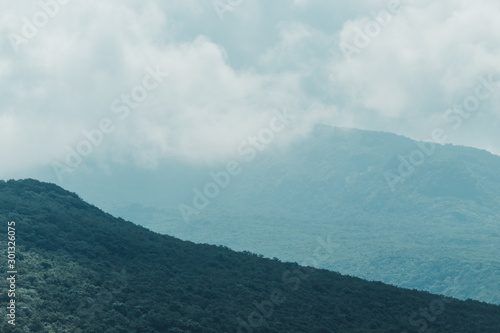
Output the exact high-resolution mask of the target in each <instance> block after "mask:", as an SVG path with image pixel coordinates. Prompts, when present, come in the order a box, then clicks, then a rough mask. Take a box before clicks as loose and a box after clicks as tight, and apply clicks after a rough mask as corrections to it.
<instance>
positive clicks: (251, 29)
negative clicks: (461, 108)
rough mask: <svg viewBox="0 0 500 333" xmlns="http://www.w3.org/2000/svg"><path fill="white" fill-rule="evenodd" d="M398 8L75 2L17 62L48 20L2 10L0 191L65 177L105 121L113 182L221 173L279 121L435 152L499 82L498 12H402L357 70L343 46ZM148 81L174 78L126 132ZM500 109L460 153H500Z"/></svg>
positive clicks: (34, 7) (480, 123)
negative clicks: (467, 104)
mask: <svg viewBox="0 0 500 333" xmlns="http://www.w3.org/2000/svg"><path fill="white" fill-rule="evenodd" d="M55 1H56V0H45V1H44V2H43V3H54V2H55ZM61 1H62V0H61ZM389 3H390V2H389V1H380V0H377V1H368V0H358V1H356V2H355V6H354V5H353V6H347V5H344V4H339V3H331V2H326V1H320V0H308V1H295V2H294V3H289V2H286V1H276V2H273V3H269V2H266V1H255V2H251V3H250V2H245V1H244V2H242V3H241V5H239V6H238V7H235V8H234V10H233V11H231V12H227V13H226V15H227V16H226V19H225V20H224V21H220V20H219V18H218V16H217V13H216V12H215V11H214V8H213V6H212V5H211V3H210V2H203V1H196V0H190V1H180V0H176V1H169V2H159V1H152V0H149V1H138V0H127V1H118V0H110V1H106V2H104V3H103V2H98V1H85V2H83V1H80V2H76V1H69V2H68V3H67V4H65V5H63V4H60V5H59V10H58V11H57V14H55V15H53V16H54V17H50V19H49V20H48V22H47V24H45V25H43V27H40V28H39V29H38V31H37V33H36V35H35V36H34V37H32V38H29V39H28V42H27V43H22V44H19V45H18V48H19V52H17V53H16V52H15V51H14V49H13V47H12V43H11V41H12V38H11V37H12V35H13V34H17V35H20V36H22V35H23V28H24V25H25V24H26V20H28V21H31V22H32V23H33V20H34V15H37V13H39V12H40V11H41V10H42V9H41V6H40V4H39V2H38V1H25V2H23V3H22V4H21V3H19V2H9V4H8V5H7V2H3V3H2V4H1V5H0V10H1V12H2V14H1V15H2V17H1V19H0V97H1V99H2V105H1V106H0V130H1V132H0V138H1V141H0V158H1V160H2V161H5V162H3V163H1V165H0V175H2V177H9V176H10V175H13V174H16V172H17V174H19V173H21V174H22V172H23V171H22V170H23V169H29V168H35V167H43V166H50V163H51V162H52V161H61V162H63V161H64V160H65V158H66V156H67V154H68V147H71V148H75V147H76V146H77V145H78V143H79V142H81V140H83V139H85V135H84V134H83V133H82V131H83V130H92V129H95V128H98V126H99V123H100V121H101V120H102V119H104V118H108V119H110V120H111V121H112V122H113V125H115V128H116V129H115V131H114V132H113V133H111V134H107V135H106V136H105V138H104V140H103V143H102V145H99V146H98V147H95V149H94V151H93V153H92V154H91V155H90V156H88V157H87V160H89V161H94V162H97V163H98V164H100V165H103V166H107V167H109V166H110V165H113V164H130V163H131V164H134V165H137V166H138V167H141V168H149V169H154V168H157V167H159V166H161V165H162V163H164V162H165V161H166V160H168V159H171V158H181V159H184V160H189V161H192V162H203V163H214V162H216V161H221V160H225V159H227V158H228V156H230V155H231V154H234V153H235V151H236V148H237V146H238V144H239V143H240V142H241V141H242V140H244V139H245V138H246V137H247V136H248V135H251V134H254V133H255V132H257V131H259V130H260V129H261V128H262V127H264V126H266V124H267V123H268V121H269V119H270V117H272V111H273V110H275V109H283V108H286V109H288V110H290V111H291V112H293V113H295V114H296V115H297V121H296V122H295V125H294V126H292V127H291V130H290V132H289V134H290V135H291V137H293V136H294V135H297V134H303V133H306V132H307V130H308V129H309V128H311V126H313V125H314V124H315V123H329V124H334V125H339V126H349V127H358V128H366V129H377V130H386V131H392V132H396V133H399V134H403V135H408V136H411V137H414V138H424V136H425V135H426V133H428V131H429V129H432V127H435V126H444V125H446V124H444V125H443V120H442V114H443V113H444V112H445V111H446V110H447V109H449V108H450V107H452V106H453V105H454V104H455V103H458V102H460V101H463V99H464V98H465V97H467V96H468V95H470V94H471V91H472V92H473V91H474V88H475V86H476V85H477V83H478V80H480V78H481V77H482V76H485V75H489V74H490V73H498V72H500V68H499V66H500V65H499V64H498V61H497V59H498V56H499V51H500V50H499V48H500V46H498V44H497V43H496V41H498V38H499V37H500V36H499V34H500V32H499V31H500V30H499V29H498V28H499V25H500V23H498V20H497V17H498V14H499V13H500V8H499V7H500V5H499V4H497V2H495V1H493V0H491V1H490V0H481V1H476V2H474V3H471V2H452V1H441V2H439V3H436V2H430V1H421V2H419V3H418V4H416V3H413V2H405V9H404V10H403V11H402V12H401V13H399V14H398V15H395V16H394V17H393V18H392V20H391V22H390V24H388V25H387V26H385V27H383V28H382V29H380V33H378V34H377V35H376V36H374V37H373V38H371V42H370V44H369V45H368V46H366V47H364V48H362V49H360V50H359V53H357V54H354V55H353V56H352V58H351V61H350V62H348V61H346V58H345V57H344V54H343V52H342V51H341V50H340V48H339V44H340V43H341V42H346V43H351V44H352V43H353V38H354V37H355V34H356V33H355V31H356V30H355V29H356V28H360V29H364V28H365V27H366V25H367V24H368V22H370V21H373V20H374V17H373V14H372V13H371V12H372V11H374V12H375V13H379V12H380V11H383V10H387V8H388V5H389ZM24 18H26V20H24ZM332 18H333V19H332ZM148 66H149V67H150V68H153V69H156V68H159V69H160V70H161V71H163V72H168V73H169V75H168V77H166V78H165V79H164V80H163V82H162V83H161V84H160V86H159V87H157V88H155V89H153V90H152V91H148V95H147V98H146V99H145V100H144V101H141V102H140V103H138V106H137V107H134V108H130V110H129V114H128V116H127V117H126V119H121V118H120V117H119V116H120V114H118V113H115V112H113V110H112V104H113V102H115V101H116V100H118V101H121V99H122V97H123V95H130V94H131V93H132V92H133V90H134V88H136V87H137V86H140V85H141V84H142V83H143V80H144V78H145V76H146V75H147V74H148V70H147V69H146V68H147V67H148ZM498 96H499V94H498V93H496V94H493V95H492V96H491V98H489V99H488V100H487V101H484V102H483V103H482V105H481V107H480V110H479V112H477V114H475V115H474V116H471V117H469V118H468V119H464V121H463V126H462V127H461V128H460V130H459V131H451V130H450V131H449V139H450V141H452V142H456V143H461V144H467V145H473V146H477V147H482V148H487V149H490V150H491V151H497V152H498V151H500V144H498V142H500V140H498V139H499V137H498V134H497V130H496V129H497V128H498V126H494V125H495V124H498V122H499V118H498V117H499V113H498V111H497V110H498V105H499V104H498V103H499V97H498ZM121 103H123V101H122V102H121ZM285 141H286V140H285ZM12 156H18V157H17V158H15V159H13V158H12Z"/></svg>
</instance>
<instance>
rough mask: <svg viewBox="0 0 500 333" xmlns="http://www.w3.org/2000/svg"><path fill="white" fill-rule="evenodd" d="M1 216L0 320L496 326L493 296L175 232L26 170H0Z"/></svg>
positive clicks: (50, 326) (32, 324) (102, 327)
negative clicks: (485, 298)
mask: <svg viewBox="0 0 500 333" xmlns="http://www.w3.org/2000/svg"><path fill="white" fill-rule="evenodd" d="M0 220H1V221H3V223H4V228H1V229H0V230H1V232H0V237H1V238H0V246H2V248H3V249H4V250H3V253H4V254H5V255H4V260H5V262H6V261H7V256H6V253H7V251H6V249H7V222H8V221H14V222H15V229H16V255H17V258H16V260H17V270H18V273H17V279H16V288H17V289H16V290H17V292H16V296H15V300H16V317H15V319H16V321H15V323H16V325H15V327H14V326H12V325H10V324H8V323H7V320H5V315H4V314H3V315H2V317H4V321H3V322H2V324H1V326H0V327H1V328H0V329H1V330H2V331H3V332H71V333H74V332H82V333H83V332H84V333H92V332H96V333H102V332H150V333H152V332H176V333H180V332H214V333H215V332H217V333H219V332H308V333H309V332H318V333H319V332H322V333H327V332H384V333H385V332H394V333H400V332H418V331H420V332H422V331H424V330H425V329H427V328H429V330H428V331H429V332H430V331H433V332H474V333H476V332H498V331H500V321H499V320H498V318H500V307H498V306H494V305H488V304H484V303H480V302H476V301H467V302H463V301H458V300H453V299H448V298H443V297H440V296H436V295H432V294H429V293H426V292H419V291H411V290H405V289H400V288H396V287H393V286H388V285H384V284H382V283H375V282H367V281H364V280H361V279H358V278H354V277H349V276H343V275H340V274H337V273H334V272H330V271H326V270H317V269H312V268H304V267H301V266H299V265H297V264H295V263H282V262H280V261H278V260H270V259H264V258H260V256H258V255H254V254H251V253H248V252H246V253H237V252H233V251H231V250H229V249H228V248H224V247H217V246H212V245H197V244H193V243H191V242H185V241H181V240H179V239H176V238H173V237H170V236H166V235H159V234H156V233H153V232H151V231H149V230H147V229H145V228H143V227H139V226H137V225H134V224H132V223H130V222H126V221H124V220H122V219H117V218H114V217H112V216H111V215H109V214H106V213H104V212H102V211H100V210H99V209H97V208H96V207H94V206H91V205H89V204H86V203H85V202H84V201H82V200H81V199H80V198H79V197H78V196H77V195H75V194H73V193H70V192H67V191H65V190H62V189H61V188H59V187H57V186H55V185H52V184H48V183H40V182H38V181H35V180H23V181H8V182H3V181H2V182H0ZM313 255H314V254H313V253H311V256H313ZM316 255H319V254H316ZM321 255H324V253H322V254H321ZM1 281H2V289H3V290H6V288H7V285H6V283H7V282H6V279H1ZM0 300H1V302H2V303H4V304H5V305H6V304H7V302H9V297H8V296H7V294H6V293H2V296H1V299H0ZM2 309H3V310H2V311H3V312H5V309H6V307H5V306H2Z"/></svg>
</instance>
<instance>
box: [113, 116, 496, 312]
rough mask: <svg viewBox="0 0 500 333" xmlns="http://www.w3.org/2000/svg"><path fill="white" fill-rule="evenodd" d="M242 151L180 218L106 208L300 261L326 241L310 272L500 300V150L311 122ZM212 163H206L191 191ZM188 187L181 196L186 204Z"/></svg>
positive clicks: (179, 232)
mask: <svg viewBox="0 0 500 333" xmlns="http://www.w3.org/2000/svg"><path fill="white" fill-rule="evenodd" d="M244 157H245V156H243V158H242V159H243V162H242V163H241V166H242V171H241V173H240V174H239V175H237V176H234V177H232V178H231V182H230V184H229V185H228V186H227V187H226V188H224V189H221V191H220V194H219V195H218V196H216V197H215V198H213V199H210V200H209V204H208V205H207V207H206V208H204V209H200V210H198V212H197V213H196V214H188V215H189V222H188V223H186V222H185V220H184V218H183V214H181V211H180V209H179V208H178V207H179V206H175V207H173V208H168V207H166V205H164V206H161V205H155V206H154V207H143V206H140V205H132V206H129V205H115V206H110V207H109V209H110V211H111V212H112V213H113V214H115V215H118V216H122V217H125V218H127V219H129V220H132V221H135V222H138V223H144V225H145V226H147V227H148V228H150V229H152V230H154V231H157V232H160V233H166V234H170V235H173V236H176V237H179V238H181V239H186V240H192V241H194V242H206V243H211V244H223V245H226V246H229V247H231V248H233V249H237V250H249V251H252V252H257V253H262V254H263V255H264V256H266V257H269V258H272V257H277V258H280V259H281V260H287V261H297V262H302V261H303V260H306V259H307V257H308V256H310V253H311V252H312V251H314V249H315V247H316V246H317V244H318V242H319V241H318V238H320V239H321V240H322V241H324V242H325V241H327V240H328V239H329V242H330V243H333V244H335V246H336V248H335V252H334V253H333V254H332V255H331V256H330V257H328V258H325V260H323V261H321V262H318V265H317V267H320V268H327V269H331V270H335V271H339V272H341V273H343V274H349V275H353V276H358V277H362V278H364V279H368V280H376V281H382V282H385V283H390V284H393V285H397V286H401V287H405V288H416V289H420V290H427V291H430V292H433V293H438V294H444V295H447V296H452V297H457V298H460V299H464V300H465V299H467V298H472V299H477V300H481V301H485V302H490V303H495V304H500V274H499V272H500V259H499V258H500V257H499V256H498V253H499V252H500V222H499V221H500V173H499V172H498V170H500V157H499V156H495V155H492V154H490V153H488V152H486V151H482V150H478V149H473V148H467V147H459V146H452V145H438V144H430V143H421V142H416V141H413V140H410V139H408V138H405V137H401V136H397V135H395V134H391V133H382V132H370V131H360V130H348V129H340V128H333V127H328V126H318V127H317V128H316V129H315V130H314V131H313V132H312V133H311V135H310V136H308V137H305V138H302V139H300V140H297V141H296V142H294V143H293V144H291V145H290V146H289V147H288V149H274V148H273V147H268V148H267V149H266V150H265V151H262V152H258V154H257V156H256V157H255V159H254V160H253V161H251V162H245V161H244ZM221 170H223V169H222V168H220V167H219V168H216V167H215V168H209V169H207V170H206V171H205V175H206V177H205V179H203V180H201V181H200V182H199V184H197V185H195V187H194V188H195V189H197V190H199V191H200V192H201V191H203V190H204V187H205V186H206V184H210V183H211V182H212V183H213V182H214V180H213V179H212V178H211V177H210V176H209V174H210V172H215V173H219V172H221ZM176 176H177V177H178V178H181V177H184V176H186V175H182V174H181V173H176ZM186 177H187V176H186ZM158 184H164V185H162V186H163V187H162V188H165V191H170V190H171V189H170V188H169V186H168V185H169V184H170V183H168V182H165V183H162V182H161V181H159V182H158ZM117 186H120V185H117ZM157 187H158V185H156V186H155V185H154V184H151V186H150V188H157ZM178 188H181V189H184V187H182V186H179V185H177V184H176V187H175V188H173V189H175V190H177V189H178ZM185 188H187V189H189V190H190V189H192V188H193V186H191V187H188V185H186V186H185ZM129 192H131V191H129ZM194 193H195V192H194V191H191V195H190V196H187V197H185V198H183V201H182V203H183V204H186V205H190V206H191V207H195V205H194V204H193V200H194V199H195V194H194ZM139 195H143V194H142V193H132V194H130V196H131V197H133V196H139ZM158 197H159V198H163V196H162V195H159V196H158ZM197 200H198V202H197V203H198V206H199V205H200V204H199V203H200V202H202V201H201V199H199V198H197ZM195 208H196V207H195Z"/></svg>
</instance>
